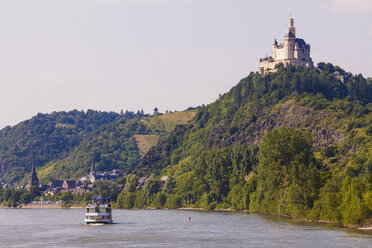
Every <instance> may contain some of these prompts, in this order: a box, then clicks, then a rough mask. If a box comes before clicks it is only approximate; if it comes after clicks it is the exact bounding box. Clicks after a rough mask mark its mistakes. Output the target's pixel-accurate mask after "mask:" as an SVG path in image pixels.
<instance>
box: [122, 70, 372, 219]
mask: <svg viewBox="0 0 372 248" xmlns="http://www.w3.org/2000/svg"><path fill="white" fill-rule="evenodd" d="M335 72H337V73H338V74H339V75H341V76H342V78H341V77H340V76H339V75H335ZM371 101H372V79H371V78H368V79H366V78H364V77H363V76H362V75H352V74H351V73H346V72H345V71H344V70H342V69H341V68H339V67H337V66H333V65H331V64H325V63H320V64H319V65H318V68H314V69H304V68H299V67H287V68H284V67H283V66H279V67H278V71H277V72H275V73H269V74H268V75H265V76H262V75H259V74H258V73H251V74H249V76H248V77H246V78H244V79H242V80H241V82H239V83H238V84H237V85H236V86H234V87H233V88H232V89H231V90H230V91H229V92H228V93H226V94H224V95H222V96H221V97H220V98H219V99H218V100H217V101H215V102H213V103H211V104H209V105H207V106H205V107H203V108H201V109H199V110H198V112H197V114H196V117H195V119H194V121H193V122H192V123H189V124H186V125H179V126H177V127H176V128H175V130H174V131H173V132H172V133H171V134H170V135H169V136H167V137H165V138H164V139H161V140H160V141H159V142H158V144H157V145H156V146H154V147H153V148H151V149H150V150H149V152H148V153H147V154H146V155H145V157H144V158H143V159H142V161H141V163H140V164H139V165H138V166H137V167H136V173H137V175H139V176H141V175H147V176H150V175H153V176H155V177H159V178H160V176H163V175H167V176H169V179H168V181H169V182H167V183H166V187H165V188H164V189H163V191H162V192H158V193H157V191H158V189H156V188H155V189H154V188H152V190H151V191H150V192H151V193H152V194H153V198H151V199H152V200H153V201H154V202H159V201H158V200H157V199H158V197H160V195H161V194H165V197H167V201H168V199H170V200H169V201H173V200H174V199H175V198H179V199H180V200H181V201H182V202H183V204H192V205H193V206H197V207H206V208H214V207H216V206H217V207H230V208H235V209H248V210H251V211H259V212H268V213H275V214H281V215H287V216H295V217H300V218H311V219H321V220H326V221H332V222H342V223H344V224H358V225H362V224H366V223H367V224H368V222H369V221H371V217H372V178H371V171H372V152H371V151H372V149H371V148H372V112H371V111H372V103H371ZM288 128H289V129H288ZM144 190H149V189H144ZM155 193H156V194H155ZM123 194H124V195H123ZM123 194H122V195H121V196H120V197H121V198H120V197H119V198H120V199H121V201H124V199H127V198H125V197H127V196H126V195H125V193H123ZM127 194H129V193H127ZM162 197H163V196H162ZM150 201H151V200H150ZM124 202H125V201H124ZM154 204H155V203H154ZM169 204H170V203H169ZM169 204H168V206H170V205H172V204H170V205H169ZM155 205H156V204H155ZM166 205H167V203H166Z"/></svg>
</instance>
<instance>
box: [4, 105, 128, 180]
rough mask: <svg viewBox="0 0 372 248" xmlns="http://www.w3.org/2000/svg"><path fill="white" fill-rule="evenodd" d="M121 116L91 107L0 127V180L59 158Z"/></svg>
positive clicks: (21, 173)
mask: <svg viewBox="0 0 372 248" xmlns="http://www.w3.org/2000/svg"><path fill="white" fill-rule="evenodd" d="M120 118H123V117H121V116H120V115H119V114H116V113H113V112H110V113H108V112H98V111H93V110H88V111H87V112H84V111H77V110H74V111H70V112H53V113H52V114H41V113H39V114H38V115H36V116H34V117H33V118H31V119H30V120H26V121H24V122H21V123H19V124H17V125H15V126H13V127H9V126H8V127H5V128H4V129H2V130H0V180H5V181H7V182H16V181H18V180H20V179H21V178H23V176H24V174H25V173H29V171H30V170H31V166H32V164H33V163H34V164H35V166H36V167H39V166H42V165H45V164H46V163H48V162H49V161H52V160H57V159H60V158H62V157H64V156H66V154H68V153H69V152H70V151H71V150H72V149H73V148H74V147H76V146H78V145H79V144H80V142H81V141H82V140H83V139H84V138H86V137H88V136H89V135H90V134H91V133H92V132H94V131H95V130H97V129H98V128H100V127H101V126H103V125H105V124H107V123H110V122H113V121H115V120H118V119H120Z"/></svg>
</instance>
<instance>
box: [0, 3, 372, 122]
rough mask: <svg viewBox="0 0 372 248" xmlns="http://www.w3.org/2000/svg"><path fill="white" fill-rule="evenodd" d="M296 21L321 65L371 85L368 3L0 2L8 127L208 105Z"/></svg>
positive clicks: (0, 103)
mask: <svg viewBox="0 0 372 248" xmlns="http://www.w3.org/2000/svg"><path fill="white" fill-rule="evenodd" d="M290 13H292V16H293V17H294V19H295V26H296V29H297V37H300V38H303V39H305V41H306V42H307V43H310V45H311V56H312V58H313V61H314V63H315V64H316V63H318V62H320V61H326V62H331V63H333V64H337V65H340V66H341V67H343V68H344V69H345V70H346V71H351V72H352V73H354V74H356V73H362V74H363V75H364V76H367V77H368V76H372V0H314V1H305V0H281V1H278V0H261V1H258V0H254V1H253V0H252V1H251V0H32V1H30V0H23V1H21V0H0V87H1V91H0V116H1V117H0V128H2V127H4V126H6V125H14V124H16V123H18V122H20V121H23V120H25V119H28V118H30V117H32V116H34V115H35V114H37V113H38V112H42V113H50V112H53V111H60V110H65V111H68V110H72V109H78V110H81V109H83V110H87V109H96V110H104V111H116V112H119V111H120V110H121V109H123V110H126V109H128V110H135V111H136V110H139V109H144V111H145V112H152V110H153V109H154V107H158V108H159V110H160V111H161V112H164V111H165V110H172V111H174V110H183V109H185V108H187V107H190V106H197V105H201V104H208V103H210V102H212V101H214V100H215V99H216V98H217V96H218V94H219V93H225V92H227V91H228V90H229V89H230V88H231V87H232V86H234V85H235V84H236V83H238V82H239V80H240V79H241V78H243V77H245V76H247V75H248V74H249V73H250V72H251V71H257V69H258V60H259V58H260V57H264V56H265V55H266V54H268V55H271V54H272V43H273V39H274V37H276V38H277V39H278V41H280V42H282V41H283V36H284V34H285V32H286V28H287V25H288V18H289V15H290Z"/></svg>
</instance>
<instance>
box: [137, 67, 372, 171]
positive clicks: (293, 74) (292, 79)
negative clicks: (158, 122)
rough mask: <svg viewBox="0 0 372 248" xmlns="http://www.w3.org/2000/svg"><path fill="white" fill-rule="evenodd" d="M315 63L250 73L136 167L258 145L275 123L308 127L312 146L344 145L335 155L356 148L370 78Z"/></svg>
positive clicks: (365, 118)
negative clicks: (204, 152)
mask: <svg viewBox="0 0 372 248" xmlns="http://www.w3.org/2000/svg"><path fill="white" fill-rule="evenodd" d="M318 67H319V68H314V69H304V68H301V67H288V68H284V67H280V66H279V68H278V71H277V72H276V73H269V74H268V75H265V76H261V75H260V74H258V73H253V72H252V73H251V74H249V76H248V77H246V78H244V79H242V80H241V81H240V82H239V83H238V84H237V85H236V86H234V87H233V88H232V89H231V90H230V91H229V92H228V93H226V94H224V95H222V96H221V97H220V98H219V99H218V100H216V101H215V102H213V103H211V104H209V105H207V106H205V107H204V108H201V109H199V111H198V112H197V114H196V117H195V120H194V122H193V124H188V125H183V126H178V127H177V129H176V130H175V132H174V133H173V134H172V135H170V136H169V137H167V139H166V140H162V141H161V142H159V143H158V144H157V146H155V147H153V148H152V149H151V150H150V151H149V153H148V154H147V155H146V156H145V158H144V159H143V161H142V163H141V164H140V165H139V166H138V172H139V173H141V171H142V172H145V173H146V172H149V173H161V171H162V170H163V169H164V168H166V167H168V166H170V167H173V166H175V165H181V164H185V165H187V166H189V165H191V167H192V165H193V164H195V163H196V160H197V158H198V157H199V155H200V154H201V153H202V151H205V150H210V149H218V148H223V147H231V146H236V145H240V144H246V145H251V144H254V145H257V144H259V143H260V142H261V141H262V138H263V137H264V135H265V134H266V133H267V132H268V131H270V130H272V129H274V128H278V127H294V128H297V129H300V130H307V131H310V132H311V133H312V134H313V138H314V146H315V147H317V151H320V150H321V149H322V148H326V147H328V148H327V149H331V148H329V146H332V145H337V146H342V145H343V146H344V148H343V149H341V148H340V151H342V153H341V154H337V155H338V156H339V159H345V156H346V157H350V155H351V154H353V153H354V152H355V151H356V150H358V149H357V148H356V147H355V144H353V140H354V139H355V138H356V136H359V135H361V136H362V137H366V138H367V137H368V136H366V132H365V131H366V130H367V129H368V128H369V126H370V125H371V121H372V118H371V113H370V112H371V110H372V103H371V102H372V79H371V78H368V79H366V78H364V77H363V76H362V75H352V74H351V73H346V72H345V71H344V70H343V69H341V68H340V67H338V66H333V65H332V64H329V63H328V64H325V63H319V65H318ZM335 75H336V76H335ZM340 76H343V78H344V79H343V80H342V81H343V82H342V81H341V80H340V79H339V78H340ZM368 130H369V129H368ZM367 133H368V132H367ZM332 161H336V160H335V159H333V160H332ZM182 168H183V167H182ZM163 173H164V170H163Z"/></svg>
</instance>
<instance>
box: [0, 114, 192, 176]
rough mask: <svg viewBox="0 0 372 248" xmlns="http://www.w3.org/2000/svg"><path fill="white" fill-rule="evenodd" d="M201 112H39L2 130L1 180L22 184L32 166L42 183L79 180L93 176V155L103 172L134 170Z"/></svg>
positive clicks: (0, 134) (0, 132)
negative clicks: (156, 145) (180, 125)
mask: <svg viewBox="0 0 372 248" xmlns="http://www.w3.org/2000/svg"><path fill="white" fill-rule="evenodd" d="M195 112H196V111H186V112H175V113H169V114H166V115H154V116H147V115H144V114H141V113H140V112H138V113H137V114H135V113H133V112H128V111H127V112H126V113H122V114H118V113H114V112H99V111H93V110H88V111H86V112H84V111H77V110H74V111H70V112H53V113H52V114H38V115H36V116H34V117H33V118H31V119H30V120H26V121H24V122H21V123H19V124H17V125H15V126H14V127H6V128H4V129H2V130H1V131H0V166H1V167H0V169H1V170H0V180H4V181H6V182H11V183H14V182H19V181H20V180H21V179H23V178H24V177H25V176H26V177H27V175H28V173H29V171H30V170H31V165H32V163H34V164H35V166H36V168H37V171H38V173H39V178H40V179H41V181H42V182H46V181H47V180H49V179H51V178H55V179H76V178H78V177H80V176H82V175H84V174H85V173H87V171H88V168H89V166H90V161H91V160H92V157H94V159H95V162H96V166H97V169H99V170H110V169H113V168H121V169H123V170H125V171H127V170H131V169H132V168H133V166H134V165H136V164H137V163H139V161H140V159H141V157H142V156H143V155H144V154H145V152H146V151H147V150H148V149H149V147H150V146H151V145H152V144H154V143H156V141H157V140H158V139H159V137H163V136H164V135H166V134H167V132H168V131H169V130H170V129H171V128H172V127H174V126H175V125H176V124H177V123H186V122H187V121H188V120H190V119H191V118H192V117H193V116H194V115H195ZM22 182H23V183H25V180H24V179H23V181H22Z"/></svg>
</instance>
